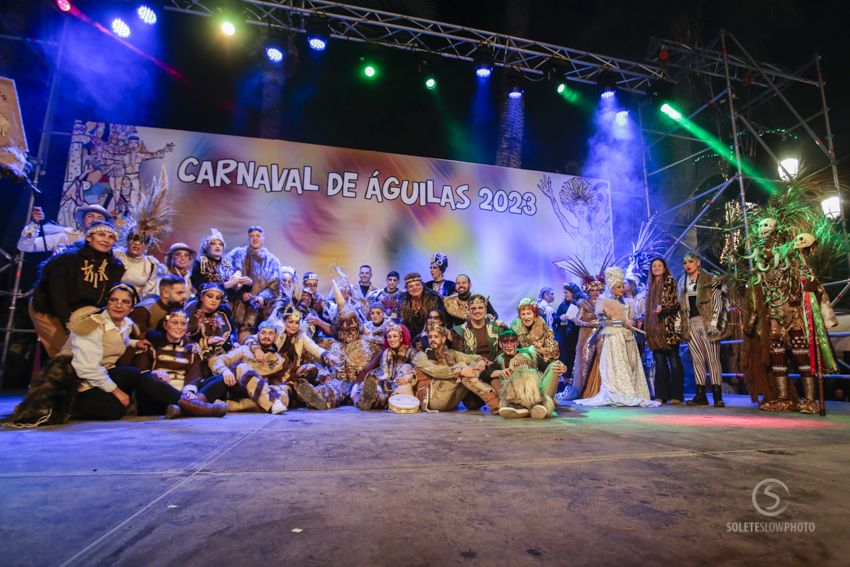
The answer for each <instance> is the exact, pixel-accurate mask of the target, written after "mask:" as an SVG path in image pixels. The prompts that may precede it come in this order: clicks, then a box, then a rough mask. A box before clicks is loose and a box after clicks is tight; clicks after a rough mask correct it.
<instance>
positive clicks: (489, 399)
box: [478, 392, 499, 415]
mask: <svg viewBox="0 0 850 567" xmlns="http://www.w3.org/2000/svg"><path fill="white" fill-rule="evenodd" d="M478 397H479V398H481V399H482V400H484V401H485V402H486V403H487V406H488V407H489V408H490V413H491V414H492V415H498V414H499V396H498V395H497V394H496V392H486V393H484V392H482V393H481V394H478Z"/></svg>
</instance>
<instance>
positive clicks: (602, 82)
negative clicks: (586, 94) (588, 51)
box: [596, 71, 617, 98]
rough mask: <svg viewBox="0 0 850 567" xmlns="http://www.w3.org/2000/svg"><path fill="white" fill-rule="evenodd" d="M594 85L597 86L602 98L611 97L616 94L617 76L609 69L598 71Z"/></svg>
mask: <svg viewBox="0 0 850 567" xmlns="http://www.w3.org/2000/svg"><path fill="white" fill-rule="evenodd" d="M596 85H597V86H598V87H599V96H600V97H602V98H612V97H614V96H615V95H616V94H617V77H616V76H615V75H614V73H611V72H610V71H602V72H601V73H599V76H598V77H597V78H596Z"/></svg>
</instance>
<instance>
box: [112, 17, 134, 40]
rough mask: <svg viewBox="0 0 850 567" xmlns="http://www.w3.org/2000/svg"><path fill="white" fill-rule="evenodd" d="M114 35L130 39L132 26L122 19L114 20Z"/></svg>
mask: <svg viewBox="0 0 850 567" xmlns="http://www.w3.org/2000/svg"><path fill="white" fill-rule="evenodd" d="M112 33H114V34H115V35H117V36H118V37H130V26H128V25H127V22H125V21H124V20H122V19H121V18H115V19H114V20H112Z"/></svg>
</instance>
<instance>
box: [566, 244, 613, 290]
mask: <svg viewBox="0 0 850 567" xmlns="http://www.w3.org/2000/svg"><path fill="white" fill-rule="evenodd" d="M612 259H613V254H612V253H611V252H609V253H608V255H607V256H605V258H604V259H603V260H602V265H601V266H599V271H598V272H596V273H595V274H593V273H591V272H590V270H589V269H587V266H585V264H584V262H583V261H582V260H581V259H580V258H579V257H578V256H567V257H566V258H565V259H563V260H559V261H557V262H555V265H556V266H558V267H559V268H561V269H562V270H564V271H566V272H567V273H569V274H572V275H574V276H575V277H577V278H579V279H580V280H581V289H582V290H583V291H584V292H585V293H589V292H590V291H591V290H593V289H598V290H600V291H601V290H602V289H603V288H604V287H605V269H606V268H607V267H608V266H610V265H611V264H612Z"/></svg>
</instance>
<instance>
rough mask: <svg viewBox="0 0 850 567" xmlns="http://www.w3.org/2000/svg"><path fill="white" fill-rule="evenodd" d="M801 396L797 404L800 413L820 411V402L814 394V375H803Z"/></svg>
mask: <svg viewBox="0 0 850 567" xmlns="http://www.w3.org/2000/svg"><path fill="white" fill-rule="evenodd" d="M802 382H803V397H802V399H800V402H799V404H798V405H797V411H799V412H800V413H820V402H819V401H818V399H817V395H815V377H814V376H803V377H802Z"/></svg>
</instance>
